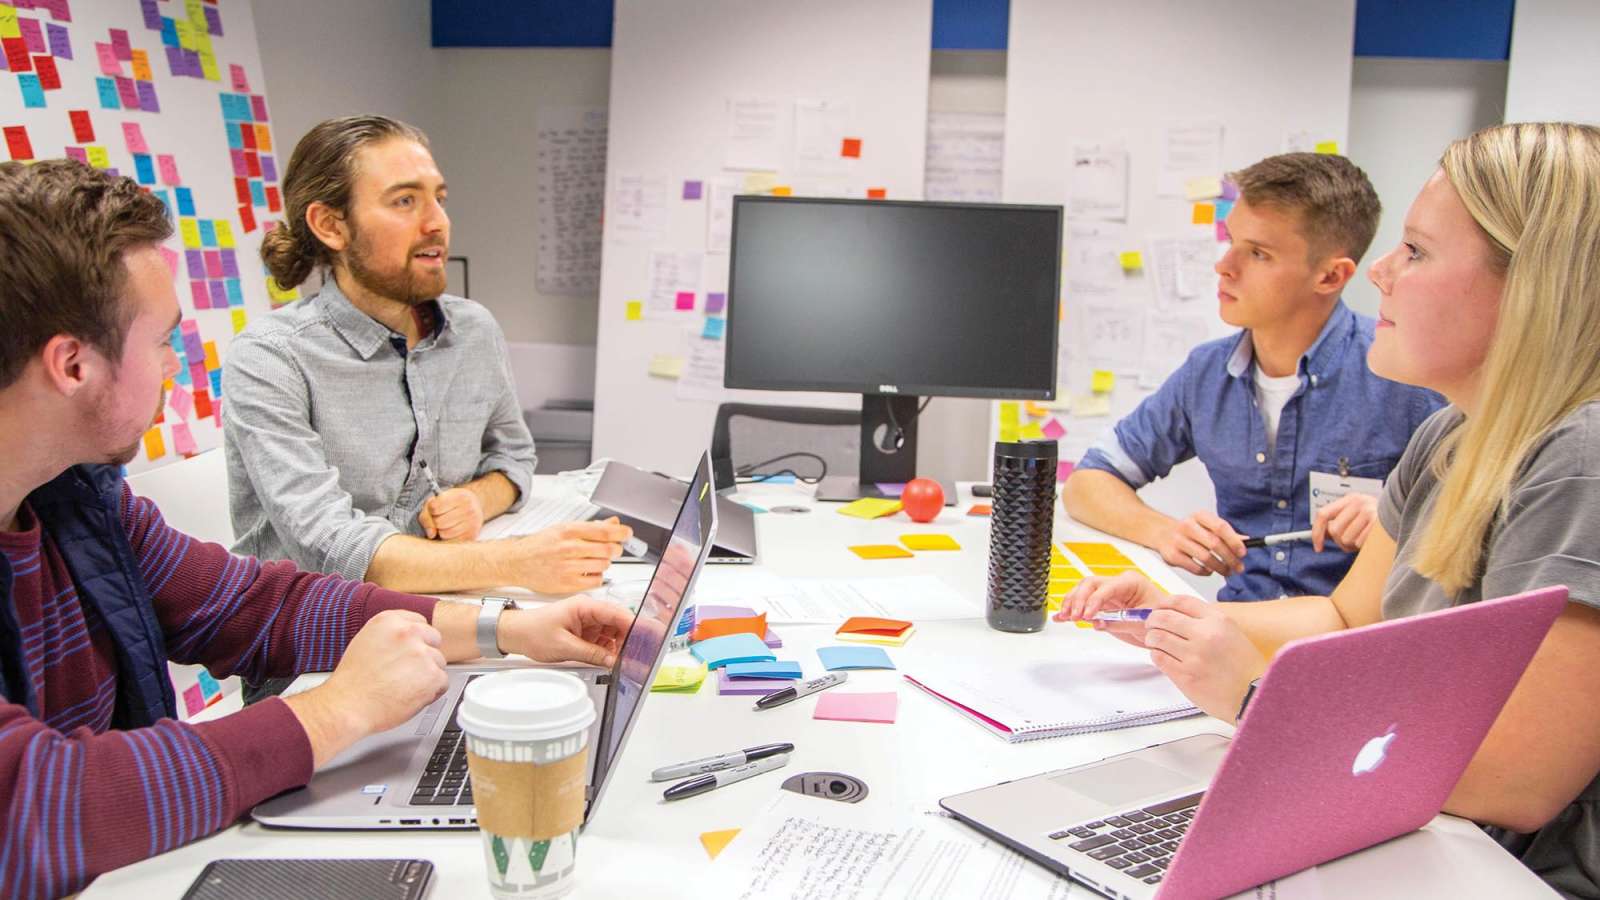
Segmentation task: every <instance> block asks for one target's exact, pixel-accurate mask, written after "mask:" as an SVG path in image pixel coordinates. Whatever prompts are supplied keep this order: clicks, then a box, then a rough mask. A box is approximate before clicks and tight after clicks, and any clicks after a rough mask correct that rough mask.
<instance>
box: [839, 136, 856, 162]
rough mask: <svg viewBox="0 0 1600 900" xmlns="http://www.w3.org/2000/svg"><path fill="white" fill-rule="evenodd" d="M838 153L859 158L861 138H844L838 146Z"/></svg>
mask: <svg viewBox="0 0 1600 900" xmlns="http://www.w3.org/2000/svg"><path fill="white" fill-rule="evenodd" d="M839 155H840V156H848V157H849V158H851V159H860V158H861V138H845V139H844V143H843V144H842V145H840V147H839Z"/></svg>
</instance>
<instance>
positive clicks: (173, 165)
mask: <svg viewBox="0 0 1600 900" xmlns="http://www.w3.org/2000/svg"><path fill="white" fill-rule="evenodd" d="M156 166H157V168H159V169H160V170H161V183H162V184H182V183H183V179H181V178H179V177H178V163H177V162H176V161H175V160H174V159H173V158H172V154H170V153H163V154H161V155H160V156H158V157H156Z"/></svg>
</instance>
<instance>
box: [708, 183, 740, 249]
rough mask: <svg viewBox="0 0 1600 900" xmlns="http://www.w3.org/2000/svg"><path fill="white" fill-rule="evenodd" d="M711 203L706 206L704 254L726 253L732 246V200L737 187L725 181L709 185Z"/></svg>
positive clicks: (737, 189) (737, 190)
mask: <svg viewBox="0 0 1600 900" xmlns="http://www.w3.org/2000/svg"><path fill="white" fill-rule="evenodd" d="M708 187H709V189H710V194H711V202H709V203H707V204H706V252H707V253H727V252H728V249H729V248H730V247H731V246H732V244H733V198H734V196H736V195H737V194H738V193H739V186H738V185H737V184H735V183H734V182H732V181H729V180H727V179H717V180H713V181H711V182H710V184H709V186H708Z"/></svg>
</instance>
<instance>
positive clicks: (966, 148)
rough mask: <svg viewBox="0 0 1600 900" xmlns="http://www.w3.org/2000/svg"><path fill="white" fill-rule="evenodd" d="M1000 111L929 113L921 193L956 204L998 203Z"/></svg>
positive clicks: (1001, 147) (1002, 118)
mask: <svg viewBox="0 0 1600 900" xmlns="http://www.w3.org/2000/svg"><path fill="white" fill-rule="evenodd" d="M1004 134H1005V116H1004V115H1002V114H1000V113H949V112H929V113H928V145H927V161H926V165H925V167H924V169H923V196H924V197H926V198H927V199H929V200H939V201H945V202H957V203H999V202H1000V165H1001V162H1002V158H1003V157H1004V151H1005V142H1004Z"/></svg>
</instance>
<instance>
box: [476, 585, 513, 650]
mask: <svg viewBox="0 0 1600 900" xmlns="http://www.w3.org/2000/svg"><path fill="white" fill-rule="evenodd" d="M482 604H483V605H482V607H481V608H480V609H479V610H478V654H479V655H480V656H482V657H483V658H484V659H503V658H504V657H505V655H506V654H505V651H504V650H501V649H500V638H499V634H498V632H499V628H500V616H501V615H502V614H503V613H505V611H506V610H508V609H515V608H516V603H515V602H513V601H512V600H511V598H509V597H484V598H483V600H482Z"/></svg>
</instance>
